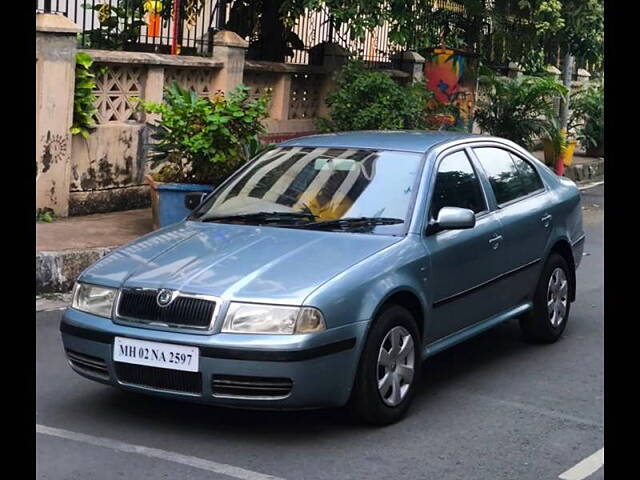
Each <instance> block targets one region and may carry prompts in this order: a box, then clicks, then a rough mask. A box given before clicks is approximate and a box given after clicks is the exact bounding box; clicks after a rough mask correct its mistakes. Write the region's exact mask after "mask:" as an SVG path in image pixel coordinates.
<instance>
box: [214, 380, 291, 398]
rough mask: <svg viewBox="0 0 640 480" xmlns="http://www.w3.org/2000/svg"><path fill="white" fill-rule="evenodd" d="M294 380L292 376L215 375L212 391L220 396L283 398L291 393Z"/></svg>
mask: <svg viewBox="0 0 640 480" xmlns="http://www.w3.org/2000/svg"><path fill="white" fill-rule="evenodd" d="M292 387H293V382H292V381H291V379H290V378H268V377H244V376H235V375H214V376H212V377H211V392H212V393H213V395H214V396H218V397H268V398H283V397H286V396H287V395H289V393H290V392H291V388H292Z"/></svg>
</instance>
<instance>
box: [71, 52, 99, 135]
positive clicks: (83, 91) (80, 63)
mask: <svg viewBox="0 0 640 480" xmlns="http://www.w3.org/2000/svg"><path fill="white" fill-rule="evenodd" d="M92 68H93V59H92V58H91V55H89V54H87V53H85V52H78V53H76V80H75V90H74V94H73V124H72V126H71V134H72V135H82V137H84V138H88V137H89V133H90V132H91V130H93V129H94V128H95V127H96V125H95V120H94V115H95V113H96V111H97V110H96V107H95V101H96V97H95V95H93V90H94V88H95V86H96V82H95V80H94V79H95V74H94V73H93V70H92Z"/></svg>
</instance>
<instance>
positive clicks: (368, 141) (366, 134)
mask: <svg viewBox="0 0 640 480" xmlns="http://www.w3.org/2000/svg"><path fill="white" fill-rule="evenodd" d="M465 138H478V139H484V138H488V136H486V135H477V134H471V133H461V132H436V131H420V130H399V131H398V130H394V131H387V130H371V131H354V132H338V133H326V134H320V135H308V136H306V137H297V138H293V139H291V140H287V141H285V142H282V143H279V144H278V146H279V147H335V148H348V147H351V148H366V149H375V150H398V151H404V152H416V153H425V152H427V151H428V150H429V149H431V148H432V147H434V146H436V145H438V144H441V143H445V142H451V141H455V140H462V139H465Z"/></svg>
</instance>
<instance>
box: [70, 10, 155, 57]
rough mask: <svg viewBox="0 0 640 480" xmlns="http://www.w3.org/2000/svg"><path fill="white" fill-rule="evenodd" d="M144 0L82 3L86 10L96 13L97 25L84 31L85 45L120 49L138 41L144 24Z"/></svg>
mask: <svg viewBox="0 0 640 480" xmlns="http://www.w3.org/2000/svg"><path fill="white" fill-rule="evenodd" d="M143 4H144V0H117V2H115V5H112V4H111V2H109V3H95V4H89V3H84V4H83V5H82V6H83V8H85V9H86V10H91V11H92V12H94V14H95V15H97V19H98V23H99V24H98V27H97V28H94V29H93V30H89V31H87V32H86V34H85V35H86V42H87V46H88V47H90V48H102V49H107V50H122V49H124V47H125V46H127V45H131V44H134V43H138V41H139V39H140V32H141V28H142V26H144V25H146V21H145V18H144V16H145V11H144V6H143Z"/></svg>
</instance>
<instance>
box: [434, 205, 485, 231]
mask: <svg viewBox="0 0 640 480" xmlns="http://www.w3.org/2000/svg"><path fill="white" fill-rule="evenodd" d="M475 226H476V215H475V213H473V210H469V209H468V208H459V207H442V208H441V209H440V211H439V212H438V218H437V219H436V220H435V221H434V222H431V223H429V226H428V227H427V232H426V233H427V234H432V233H436V232H439V231H441V230H463V229H467V228H473V227H475Z"/></svg>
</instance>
